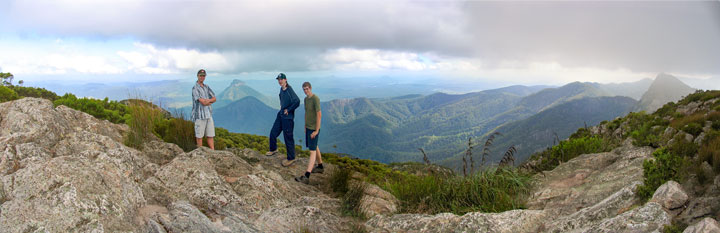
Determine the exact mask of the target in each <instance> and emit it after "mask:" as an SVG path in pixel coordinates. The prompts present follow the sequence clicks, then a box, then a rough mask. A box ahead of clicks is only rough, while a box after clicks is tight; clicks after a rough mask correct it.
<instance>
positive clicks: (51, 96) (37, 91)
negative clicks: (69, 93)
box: [10, 86, 60, 101]
mask: <svg viewBox="0 0 720 233" xmlns="http://www.w3.org/2000/svg"><path fill="white" fill-rule="evenodd" d="M10 88H11V89H12V90H13V91H15V93H17V94H18V95H19V96H22V97H35V98H43V99H48V100H50V101H55V100H57V99H59V98H60V96H58V95H57V94H55V92H52V91H48V90H47V89H45V88H38V87H23V86H10Z"/></svg>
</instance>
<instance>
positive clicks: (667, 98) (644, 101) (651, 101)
mask: <svg viewBox="0 0 720 233" xmlns="http://www.w3.org/2000/svg"><path fill="white" fill-rule="evenodd" d="M694 91H695V89H694V88H692V87H690V86H688V85H687V84H685V83H683V82H682V81H680V79H678V78H676V77H675V76H672V75H670V74H667V73H659V74H658V75H657V77H655V80H654V81H653V82H652V84H650V87H649V88H648V90H647V92H645V94H643V96H642V98H641V99H640V102H639V103H638V106H637V107H636V108H635V110H636V111H642V110H644V111H647V112H654V111H655V110H657V109H658V108H660V107H662V106H663V105H665V104H666V103H668V102H675V101H678V100H680V99H681V98H682V97H683V96H686V95H688V94H690V93H693V92H694Z"/></svg>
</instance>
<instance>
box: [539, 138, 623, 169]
mask: <svg viewBox="0 0 720 233" xmlns="http://www.w3.org/2000/svg"><path fill="white" fill-rule="evenodd" d="M616 146H617V142H613V141H611V140H609V139H605V138H602V137H600V136H585V137H581V138H573V139H569V140H567V141H561V142H560V143H559V144H558V145H555V146H553V147H551V148H550V149H548V150H545V151H542V152H539V153H536V154H534V155H532V156H531V158H530V159H531V160H539V161H540V162H539V164H538V165H537V170H538V171H548V170H552V169H554V168H555V167H557V165H559V164H560V163H561V162H567V161H568V160H570V159H573V158H575V157H577V156H579V155H582V154H591V153H600V152H607V151H610V150H612V149H613V148H615V147H616Z"/></svg>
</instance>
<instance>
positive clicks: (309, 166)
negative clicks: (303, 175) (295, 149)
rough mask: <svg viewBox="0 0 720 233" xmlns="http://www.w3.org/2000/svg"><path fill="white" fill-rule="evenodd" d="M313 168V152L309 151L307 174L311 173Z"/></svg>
mask: <svg viewBox="0 0 720 233" xmlns="http://www.w3.org/2000/svg"><path fill="white" fill-rule="evenodd" d="M314 166H315V151H314V150H311V151H310V161H309V162H308V166H307V172H312V169H313V167H314Z"/></svg>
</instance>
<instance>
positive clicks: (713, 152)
mask: <svg viewBox="0 0 720 233" xmlns="http://www.w3.org/2000/svg"><path fill="white" fill-rule="evenodd" d="M710 135H711V134H708V137H710ZM708 139H709V140H706V142H705V143H703V146H702V147H701V148H700V150H699V151H698V155H699V156H698V158H699V160H700V161H701V162H702V161H704V162H708V163H709V164H710V165H711V166H712V168H713V170H714V171H715V173H720V137H719V136H715V135H713V136H712V138H708Z"/></svg>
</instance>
